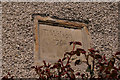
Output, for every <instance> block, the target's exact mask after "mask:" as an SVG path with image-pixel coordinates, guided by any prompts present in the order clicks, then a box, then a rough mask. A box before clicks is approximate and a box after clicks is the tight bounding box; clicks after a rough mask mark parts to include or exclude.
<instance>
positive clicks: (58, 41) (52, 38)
mask: <svg viewBox="0 0 120 80" xmlns="http://www.w3.org/2000/svg"><path fill="white" fill-rule="evenodd" d="M39 31H40V34H39V37H40V41H39V42H40V48H39V49H40V59H41V58H42V59H49V60H55V59H56V60H58V59H59V58H62V57H63V55H64V53H65V52H69V51H71V50H72V46H70V45H69V42H71V41H80V42H81V41H82V35H81V34H82V33H81V30H74V29H68V28H64V27H57V26H49V25H41V24H40V25H39Z"/></svg>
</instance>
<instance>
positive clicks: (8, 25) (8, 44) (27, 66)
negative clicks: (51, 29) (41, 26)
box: [2, 2, 118, 77]
mask: <svg viewBox="0 0 120 80" xmlns="http://www.w3.org/2000/svg"><path fill="white" fill-rule="evenodd" d="M35 13H40V14H49V15H50V16H57V17H59V18H64V19H75V20H90V23H89V25H88V28H89V32H90V34H91V37H92V43H91V45H92V47H93V48H95V49H99V50H100V51H101V54H103V53H105V54H106V55H107V56H108V57H110V56H111V54H112V53H113V52H116V51H117V50H118V3H117V2H116V3H113V2H112V3H110V2H109V3H105V2H104V3H92V2H91V3H65V2H64V3H45V2H2V27H3V31H2V33H3V35H2V37H3V38H2V41H3V45H2V46H3V52H2V54H3V75H5V74H7V72H10V73H11V74H12V75H14V76H15V77H35V72H34V70H32V69H31V66H32V65H33V63H34V59H33V56H34V52H33V49H34V48H33V45H34V27H33V26H34V22H33V21H32V20H31V19H32V14H35Z"/></svg>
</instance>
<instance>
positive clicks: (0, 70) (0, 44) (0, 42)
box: [0, 1, 2, 79]
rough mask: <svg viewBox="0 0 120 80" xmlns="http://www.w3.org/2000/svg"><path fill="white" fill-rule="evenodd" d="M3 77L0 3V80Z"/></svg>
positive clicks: (0, 11) (0, 7) (0, 13)
mask: <svg viewBox="0 0 120 80" xmlns="http://www.w3.org/2000/svg"><path fill="white" fill-rule="evenodd" d="M1 76H2V4H1V1H0V79H1Z"/></svg>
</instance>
